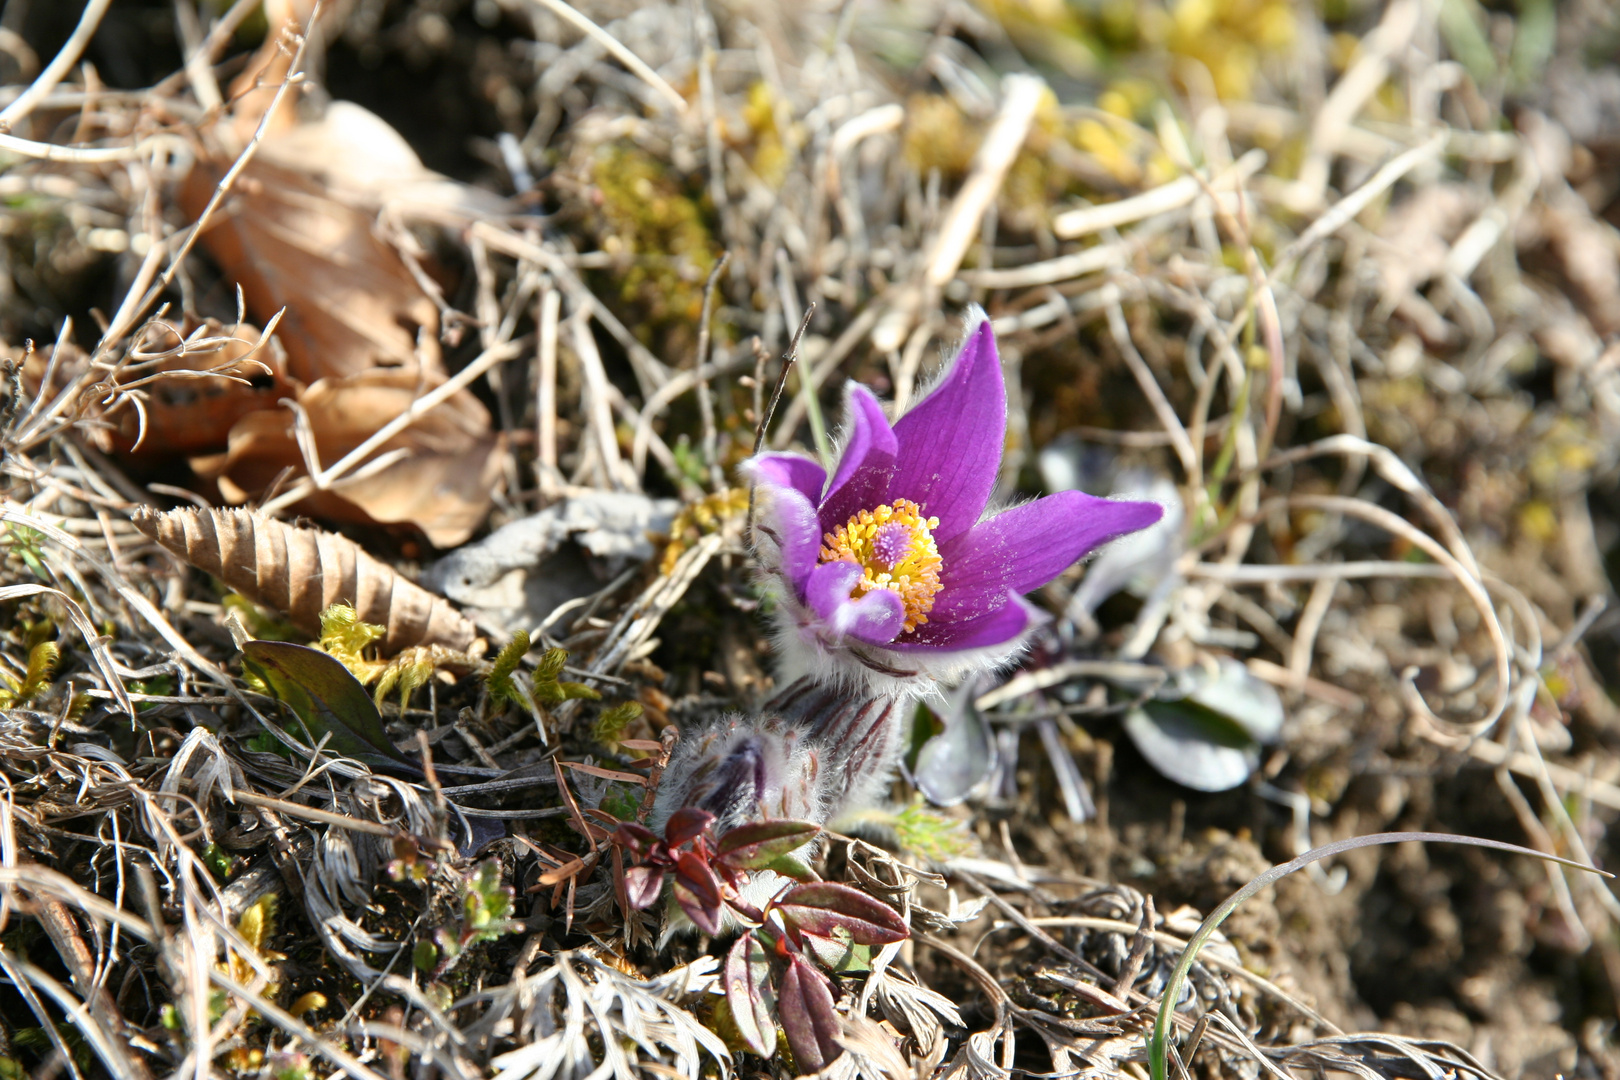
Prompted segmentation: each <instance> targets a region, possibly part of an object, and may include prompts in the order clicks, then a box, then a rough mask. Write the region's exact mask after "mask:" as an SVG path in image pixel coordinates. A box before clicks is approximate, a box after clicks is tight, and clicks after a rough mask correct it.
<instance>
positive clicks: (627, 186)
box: [592, 142, 719, 345]
mask: <svg viewBox="0 0 1620 1080" xmlns="http://www.w3.org/2000/svg"><path fill="white" fill-rule="evenodd" d="M592 179H593V181H594V183H595V185H596V188H597V190H598V191H599V192H600V193H601V214H602V220H601V226H600V243H601V245H602V250H604V251H607V252H610V253H612V254H615V255H620V256H623V257H624V260H625V265H623V266H622V268H620V267H616V268H615V269H614V270H613V272H612V282H613V287H614V288H615V289H616V291H617V293H618V296H619V299H620V301H621V302H622V303H623V304H624V306H626V307H627V308H630V309H633V310H634V312H635V316H636V317H635V318H633V319H627V320H626V323H627V325H629V326H631V327H633V328H634V329H635V332H636V334H637V336H638V337H640V338H641V339H642V341H643V342H644V343H646V344H648V345H654V344H655V343H656V342H657V341H658V339H660V338H663V337H664V336H665V334H666V333H667V332H668V331H670V330H672V329H674V328H676V327H679V328H680V329H681V330H682V331H683V332H684V334H683V336H688V335H689V336H692V337H694V338H695V330H696V327H697V322H698V320H699V319H700V318H701V317H702V314H703V283H704V281H705V279H706V278H707V277H708V274H709V270H710V268H711V267H713V266H714V262H715V260H716V259H717V258H719V249H718V247H717V245H716V244H715V242H714V237H713V235H712V233H711V231H710V225H709V220H708V218H709V209H710V208H709V207H707V206H706V205H705V199H704V197H703V195H702V194H700V193H699V192H698V191H697V189H695V187H694V186H692V185H689V184H688V183H687V182H685V181H683V180H682V179H681V178H680V177H678V176H677V175H675V174H674V173H673V172H672V171H671V170H670V168H669V167H668V166H667V165H665V164H664V163H663V162H660V161H659V160H657V159H656V158H654V157H653V156H652V155H650V154H648V153H647V152H646V151H644V150H642V149H640V148H639V147H637V146H635V145H633V144H631V143H627V142H618V143H613V144H610V145H608V146H604V147H603V148H601V149H600V150H599V151H598V152H597V155H596V160H595V162H594V165H593V176H592Z"/></svg>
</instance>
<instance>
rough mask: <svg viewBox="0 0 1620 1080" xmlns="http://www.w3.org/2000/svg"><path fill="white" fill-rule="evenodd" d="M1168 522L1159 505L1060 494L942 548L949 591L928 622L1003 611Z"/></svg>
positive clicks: (1009, 512) (938, 599) (945, 590)
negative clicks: (1009, 597) (1093, 554)
mask: <svg viewBox="0 0 1620 1080" xmlns="http://www.w3.org/2000/svg"><path fill="white" fill-rule="evenodd" d="M1163 515H1164V507H1162V506H1160V505H1159V504H1158V503H1153V502H1115V501H1113V500H1112V499H1099V498H1097V497H1096V496H1093V495H1087V494H1085V493H1083V492H1079V491H1060V492H1058V493H1057V494H1056V495H1048V496H1047V497H1046V498H1044V499H1037V500H1035V501H1034V502H1032V503H1025V504H1024V505H1023V506H1015V507H1013V508H1012V509H1010V510H1004V511H1002V512H1001V513H999V514H997V515H996V516H995V517H993V518H990V519H989V520H987V521H982V522H980V523H979V524H978V525H975V526H974V527H973V528H972V529H971V530H969V531H968V532H967V533H965V534H963V535H962V536H960V537H958V538H956V540H954V541H953V542H951V543H949V544H942V545H941V546H940V557H941V559H942V560H943V561H944V567H943V568H942V571H941V573H940V580H941V583H942V585H943V586H944V587H943V588H942V589H941V590H940V593H939V595H938V596H937V597H935V599H934V609H933V611H931V612H929V621H930V622H931V623H933V622H939V623H952V622H958V621H961V620H963V619H971V618H974V617H976V616H979V615H982V614H984V613H985V612H987V611H989V610H991V609H992V608H995V607H999V606H1000V598H1001V597H1002V596H1003V595H1005V593H1006V592H1007V590H1009V589H1010V590H1012V591H1013V592H1016V593H1027V592H1029V591H1031V590H1032V589H1038V588H1040V587H1041V586H1042V585H1045V584H1046V583H1047V582H1048V581H1051V580H1052V579H1053V578H1055V577H1057V576H1058V575H1059V574H1061V573H1063V571H1064V570H1066V569H1068V567H1069V566H1070V565H1071V564H1072V563H1073V562H1074V561H1075V560H1076V559H1078V558H1080V557H1081V556H1082V555H1084V554H1086V553H1087V552H1088V551H1091V550H1092V549H1093V548H1096V547H1098V546H1099V545H1101V544H1105V543H1107V542H1108V541H1109V540H1112V539H1113V538H1114V537H1116V536H1123V535H1124V534H1125V533H1128V532H1135V531H1136V530H1137V529H1144V528H1146V527H1147V526H1149V525H1152V524H1153V523H1154V522H1156V521H1158V520H1159V518H1160V517H1162V516H1163Z"/></svg>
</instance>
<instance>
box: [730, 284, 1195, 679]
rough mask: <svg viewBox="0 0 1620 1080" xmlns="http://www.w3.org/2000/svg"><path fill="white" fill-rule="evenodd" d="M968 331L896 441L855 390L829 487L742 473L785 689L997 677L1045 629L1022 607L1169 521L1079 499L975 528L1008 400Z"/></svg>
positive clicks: (793, 470)
mask: <svg viewBox="0 0 1620 1080" xmlns="http://www.w3.org/2000/svg"><path fill="white" fill-rule="evenodd" d="M977 317H978V320H979V321H978V323H977V325H976V326H974V327H973V329H972V331H971V332H970V333H969V335H968V339H967V343H966V344H965V345H963V347H962V350H961V351H960V352H959V353H957V355H956V358H955V359H954V360H953V361H952V362H951V363H950V364H949V365H948V366H947V368H946V370H945V373H944V376H943V378H941V379H940V381H939V382H938V383H937V384H936V385H935V386H934V388H933V390H932V391H931V392H930V393H929V394H928V395H927V396H926V397H924V398H923V399H922V400H921V401H919V402H918V403H917V404H916V405H914V406H913V407H912V408H911V409H909V410H907V412H906V414H905V415H904V416H902V417H900V418H899V419H898V420H896V421H895V422H894V423H893V424H892V425H891V424H890V423H889V420H888V417H886V416H885V415H884V412H883V407H882V406H881V405H880V404H879V403H878V400H877V398H875V397H874V396H873V395H872V392H871V391H869V390H867V389H866V388H865V387H864V386H859V385H852V386H851V387H850V390H849V396H848V433H847V435H846V436H845V440H844V445H843V450H842V453H841V454H840V455H839V459H838V465H837V468H836V469H835V470H834V471H833V475H832V477H831V479H830V480H829V479H828V477H827V474H826V471H825V470H824V469H823V468H822V467H821V466H820V465H818V464H816V463H815V462H814V461H811V460H810V459H809V458H806V457H801V456H799V455H795V454H761V455H759V456H758V457H756V458H754V459H753V460H751V461H750V462H748V463H747V465H746V466H745V467H746V468H747V469H748V471H749V473H750V475H751V477H752V478H753V480H754V484H755V495H756V500H757V508H758V515H757V521H758V530H759V532H760V534H761V535H762V536H763V537H764V538H765V539H766V540H767V541H768V543H766V544H762V545H761V548H762V551H761V556H762V558H763V559H764V560H765V563H766V567H767V569H768V570H769V571H771V572H772V574H773V575H774V576H775V577H776V579H777V581H778V583H779V586H780V588H779V590H778V591H779V594H780V595H779V604H778V611H779V620H780V623H781V644H782V647H783V648H782V651H783V654H784V655H783V659H784V662H785V668H786V670H785V671H784V672H782V675H783V682H786V681H788V680H790V679H792V678H795V677H798V676H801V675H811V676H815V677H820V678H824V679H825V678H831V679H833V680H844V681H855V682H858V683H864V684H865V685H868V686H873V687H874V688H875V687H879V686H883V687H885V688H888V689H893V688H894V685H895V682H896V681H898V683H899V685H901V686H904V685H907V684H912V683H913V680H917V679H918V678H919V677H922V678H938V679H952V678H959V677H961V676H963V675H965V674H967V673H968V672H970V671H973V670H975V669H978V670H983V669H986V668H991V667H995V666H997V665H999V664H1001V663H1003V662H1005V661H1006V660H1007V659H1009V658H1010V657H1011V656H1012V655H1013V654H1014V653H1016V652H1017V650H1018V648H1019V647H1020V646H1021V645H1022V643H1023V641H1024V639H1025V636H1026V635H1027V633H1028V631H1029V630H1030V629H1031V628H1032V627H1033V626H1034V625H1035V624H1036V623H1037V621H1038V620H1039V619H1040V618H1041V615H1040V613H1039V612H1038V611H1036V609H1034V608H1033V607H1032V606H1031V605H1030V604H1028V603H1027V602H1026V601H1025V600H1024V599H1023V595H1024V594H1025V593H1027V592H1030V591H1032V590H1034V589H1038V588H1040V587H1041V586H1042V585H1045V584H1046V583H1047V582H1049V581H1051V580H1052V579H1053V578H1055V577H1057V576H1058V575H1059V574H1060V573H1062V572H1063V571H1064V570H1065V569H1066V568H1068V567H1069V566H1070V565H1071V564H1072V563H1074V561H1075V560H1076V559H1079V558H1080V557H1081V556H1083V555H1085V554H1086V553H1087V552H1090V551H1092V550H1093V549H1095V548H1097V547H1098V546H1100V545H1101V544H1104V543H1106V542H1108V541H1109V540H1112V539H1114V538H1115V537H1117V536H1121V535H1124V534H1125V533H1129V532H1134V531H1136V530H1137V529H1142V528H1146V527H1147V526H1149V525H1152V524H1153V523H1154V522H1156V521H1158V520H1159V518H1160V516H1161V515H1162V514H1163V513H1164V509H1163V507H1161V506H1159V505H1158V504H1157V503H1151V502H1116V501H1113V500H1110V499H1100V498H1096V497H1095V496H1091V495H1086V494H1083V493H1081V492H1078V491H1064V492H1059V493H1057V494H1055V495H1048V496H1046V497H1045V498H1041V499H1036V500H1035V501H1034V502H1029V503H1024V504H1022V505H1019V506H1014V507H1011V508H1009V509H1005V510H1002V511H1000V512H997V513H988V514H987V513H986V506H987V504H988V503H989V501H990V495H991V492H992V490H993V489H994V487H995V484H996V477H997V475H998V473H999V472H1000V468H1001V452H1002V448H1003V445H1004V443H1005V440H1006V433H1007V390H1006V386H1005V384H1004V383H1003V381H1002V375H1001V361H1000V357H999V356H998V355H997V353H996V342H995V337H994V335H993V334H992V333H991V330H990V324H989V322H988V320H985V319H984V316H983V313H982V312H979V313H977ZM915 685H917V686H918V687H919V688H921V689H924V690H926V689H927V687H926V686H925V685H923V684H921V683H917V684H915Z"/></svg>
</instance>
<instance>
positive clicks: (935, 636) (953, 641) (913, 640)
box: [889, 592, 1044, 652]
mask: <svg viewBox="0 0 1620 1080" xmlns="http://www.w3.org/2000/svg"><path fill="white" fill-rule="evenodd" d="M999 601H1000V603H999V606H997V607H995V608H994V609H992V610H990V611H986V612H983V613H982V614H978V615H975V616H973V617H972V618H966V619H958V620H956V621H954V622H935V621H934V620H933V617H932V616H929V621H928V622H926V623H923V624H922V625H921V626H919V627H917V629H916V630H914V631H912V632H911V633H909V634H907V635H906V636H905V637H904V638H903V639H902V640H900V641H896V642H895V643H894V644H892V645H890V646H889V648H891V649H894V650H895V651H896V652H944V651H950V652H957V651H960V650H963V649H985V648H990V647H991V646H995V645H1006V644H1008V643H1010V642H1013V641H1016V640H1018V638H1020V637H1022V636H1023V634H1024V631H1026V630H1028V629H1029V628H1030V627H1031V626H1033V625H1034V624H1035V623H1036V622H1038V621H1040V619H1041V618H1042V617H1043V614H1044V613H1043V612H1041V611H1040V610H1039V609H1038V608H1036V607H1034V606H1033V605H1032V604H1030V603H1029V602H1028V601H1027V600H1025V599H1024V598H1023V597H1022V596H1019V595H1018V594H1017V593H1012V592H1003V593H1002V594H1001V596H1000V597H999Z"/></svg>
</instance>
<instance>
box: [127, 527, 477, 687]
mask: <svg viewBox="0 0 1620 1080" xmlns="http://www.w3.org/2000/svg"><path fill="white" fill-rule="evenodd" d="M131 517H132V520H133V521H134V523H135V527H136V528H137V529H139V530H141V532H143V533H145V534H146V535H147V536H150V537H151V538H152V539H154V540H156V541H157V542H158V543H160V544H162V545H163V546H164V547H165V548H167V549H169V550H170V551H172V552H174V553H175V554H176V555H178V556H180V557H181V558H182V559H184V560H185V561H186V562H188V563H190V564H191V565H192V566H195V567H197V568H198V569H199V570H205V571H207V572H208V573H210V574H212V575H214V576H215V577H217V578H219V579H220V580H221V581H223V582H225V584H227V585H229V586H230V587H231V588H233V589H235V590H236V591H237V592H239V593H241V594H242V595H243V596H245V597H247V598H248V599H249V600H252V601H254V602H256V603H260V604H264V605H266V606H267V607H273V608H275V609H276V610H278V611H281V612H284V613H285V614H286V615H287V617H288V618H289V619H291V620H292V622H293V624H294V625H295V626H298V627H299V628H300V629H302V630H305V631H307V632H308V633H310V634H311V635H314V634H318V633H319V632H320V614H321V612H322V611H324V610H325V609H326V608H328V607H329V606H331V605H332V604H336V603H338V602H340V601H341V602H346V603H349V604H351V605H353V607H354V609H355V612H356V614H357V615H358V617H359V618H360V619H361V620H362V621H364V622H370V623H377V624H379V625H381V626H383V627H384V628H385V629H386V630H387V633H386V635H385V636H384V637H383V640H382V642H381V649H382V652H383V654H384V655H387V656H392V655H393V654H394V653H397V652H399V651H400V650H402V649H407V648H410V647H411V646H413V645H444V646H446V647H448V648H451V649H456V650H465V649H466V648H467V647H468V646H469V645H471V644H472V642H473V639H474V638H475V637H477V636H478V635H477V630H476V629H475V628H474V627H473V624H472V623H471V622H469V621H468V620H467V619H466V618H465V617H463V616H462V615H461V613H460V612H458V611H456V610H455V609H454V608H453V607H451V606H450V604H449V602H448V601H446V600H445V599H444V598H443V597H438V596H434V595H433V594H432V593H430V592H428V591H427V590H426V589H424V588H422V587H421V586H419V585H416V584H414V583H413V582H410V581H407V580H406V579H405V578H403V577H401V576H400V575H399V574H397V573H395V572H394V571H393V569H391V568H390V567H388V566H387V565H385V564H383V563H381V562H378V561H377V560H376V559H373V558H372V557H371V556H370V555H368V554H366V553H365V551H363V550H362V549H361V548H360V546H359V545H358V544H356V543H355V542H354V541H352V540H349V539H346V538H345V537H342V536H337V535H335V534H333V533H329V532H323V531H321V530H319V529H302V528H297V527H295V526H292V525H288V524H286V523H284V522H280V521H276V520H275V519H273V518H267V517H264V516H263V515H261V514H255V513H251V512H249V511H247V510H213V509H209V510H193V509H189V508H184V509H180V510H170V511H167V512H162V511H156V510H152V509H149V508H146V507H139V508H137V509H136V510H135V511H134V513H133V514H132V515H131Z"/></svg>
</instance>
